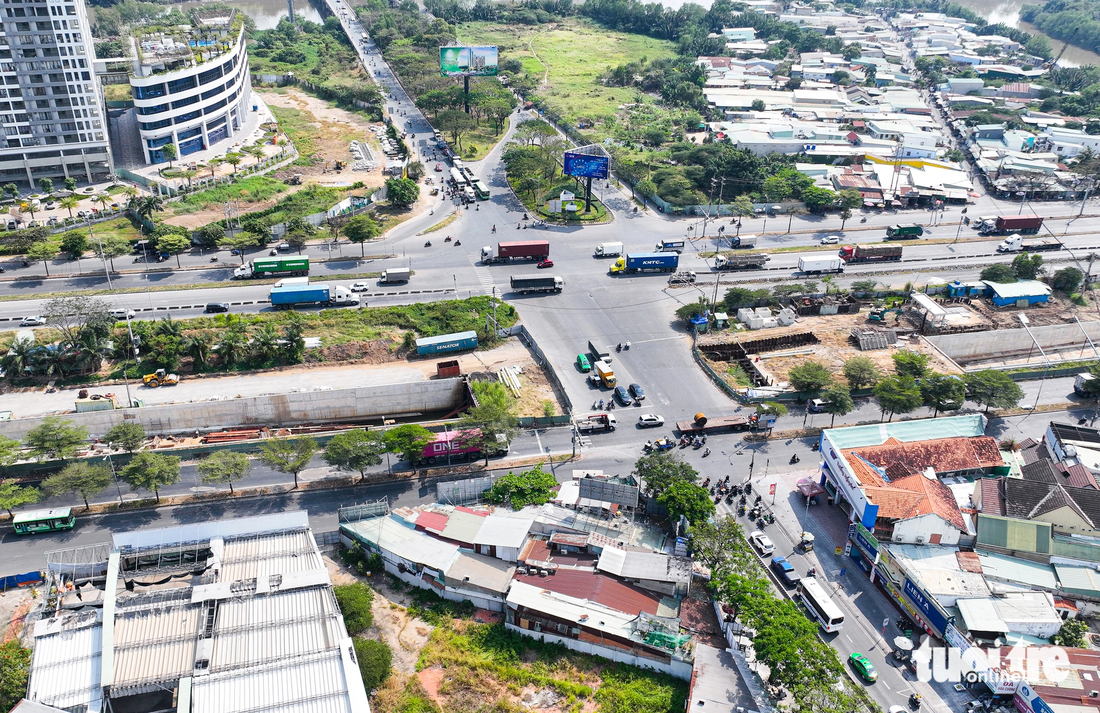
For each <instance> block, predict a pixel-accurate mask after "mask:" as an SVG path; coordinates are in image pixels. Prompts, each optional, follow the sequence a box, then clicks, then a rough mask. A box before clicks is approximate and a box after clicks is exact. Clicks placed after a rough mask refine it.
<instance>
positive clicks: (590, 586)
mask: <svg viewBox="0 0 1100 713" xmlns="http://www.w3.org/2000/svg"><path fill="white" fill-rule="evenodd" d="M515 582H522V583H524V584H526V585H530V586H532V587H537V588H539V589H546V590H549V591H551V592H558V593H559V594H567V595H569V596H572V597H576V598H577V599H581V600H584V601H591V602H596V603H597V604H600V605H602V606H605V607H608V608H610V609H615V610H616V611H620V612H625V613H627V614H631V615H635V614H638V613H640V612H646V613H647V614H654V615H656V614H657V613H658V612H659V610H660V606H661V599H660V597H658V596H657V595H656V594H652V593H650V592H646V591H643V590H641V589H639V588H637V587H633V586H631V585H629V584H625V583H623V582H620V581H619V580H617V579H615V578H614V577H612V576H610V575H607V574H603V573H601V572H588V571H585V570H576V569H559V570H557V573H556V574H552V575H549V576H547V577H539V576H537V575H531V574H517V575H516V576H515ZM512 588H513V589H514V588H515V584H514V583H513V585H512Z"/></svg>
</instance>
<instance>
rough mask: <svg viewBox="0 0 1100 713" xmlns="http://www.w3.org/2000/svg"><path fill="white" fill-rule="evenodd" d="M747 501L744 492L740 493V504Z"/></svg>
mask: <svg viewBox="0 0 1100 713" xmlns="http://www.w3.org/2000/svg"><path fill="white" fill-rule="evenodd" d="M748 501H749V499H748V498H746V497H745V494H744V493H742V494H741V504H742V505H744V504H745V503H747V502H748Z"/></svg>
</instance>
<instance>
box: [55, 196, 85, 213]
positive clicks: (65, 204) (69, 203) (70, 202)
mask: <svg viewBox="0 0 1100 713" xmlns="http://www.w3.org/2000/svg"><path fill="white" fill-rule="evenodd" d="M58 203H59V204H60V205H61V207H62V208H67V209H68V211H69V217H70V218H72V217H73V208H76V207H77V206H79V205H80V199H79V198H77V197H76V196H65V197H64V198H62V199H61V200H60V201H58Z"/></svg>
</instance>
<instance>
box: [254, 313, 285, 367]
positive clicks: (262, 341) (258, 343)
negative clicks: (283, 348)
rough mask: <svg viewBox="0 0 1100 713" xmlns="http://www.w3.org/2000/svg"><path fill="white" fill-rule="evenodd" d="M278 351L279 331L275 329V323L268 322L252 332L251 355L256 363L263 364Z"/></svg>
mask: <svg viewBox="0 0 1100 713" xmlns="http://www.w3.org/2000/svg"><path fill="white" fill-rule="evenodd" d="M278 353H279V333H278V332H277V331H276V330H275V325H274V324H271V323H270V322H268V323H266V324H264V326H263V327H261V328H260V329H259V330H257V331H256V332H254V333H253V334H252V357H253V359H254V360H255V361H256V362H257V363H259V364H264V363H267V362H269V361H271V360H272V359H274V358H275V355H276V354H278Z"/></svg>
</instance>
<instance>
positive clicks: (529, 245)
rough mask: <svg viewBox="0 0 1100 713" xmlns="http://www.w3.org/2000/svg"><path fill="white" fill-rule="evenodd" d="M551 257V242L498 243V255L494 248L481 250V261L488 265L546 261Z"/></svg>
mask: <svg viewBox="0 0 1100 713" xmlns="http://www.w3.org/2000/svg"><path fill="white" fill-rule="evenodd" d="M548 257H550V241H549V240H518V241H515V242H511V243H497V254H496V255H493V247H492V246H491V245H486V246H485V247H483V248H482V249H481V261H482V262H483V263H485V264H486V265H492V264H493V263H497V262H511V261H512V260H545V259H546V258H548Z"/></svg>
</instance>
